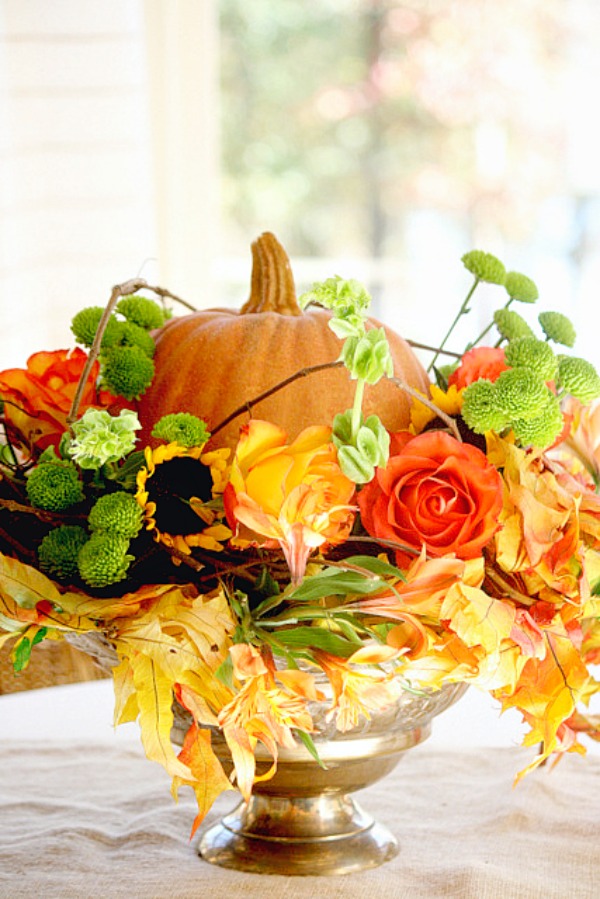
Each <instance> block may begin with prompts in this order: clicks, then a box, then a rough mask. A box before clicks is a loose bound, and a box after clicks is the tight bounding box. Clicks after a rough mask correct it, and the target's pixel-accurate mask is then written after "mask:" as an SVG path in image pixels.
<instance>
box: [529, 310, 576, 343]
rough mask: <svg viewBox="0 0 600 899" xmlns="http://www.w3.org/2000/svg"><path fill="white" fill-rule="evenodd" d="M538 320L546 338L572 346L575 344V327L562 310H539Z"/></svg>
mask: <svg viewBox="0 0 600 899" xmlns="http://www.w3.org/2000/svg"><path fill="white" fill-rule="evenodd" d="M538 321H539V323H540V325H541V327H542V330H543V332H544V334H545V335H546V337H547V338H548V340H553V341H554V343H560V344H562V346H568V347H572V346H574V344H575V340H576V337H577V335H576V333H575V328H574V327H573V324H572V322H571V320H570V319H569V318H567V316H566V315H563V314H562V312H540V314H539V315H538Z"/></svg>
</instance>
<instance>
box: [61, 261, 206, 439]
mask: <svg viewBox="0 0 600 899" xmlns="http://www.w3.org/2000/svg"><path fill="white" fill-rule="evenodd" d="M138 290H151V291H152V293H155V294H156V295H157V296H159V297H163V298H165V297H168V298H169V299H171V300H174V301H175V302H177V303H181V305H182V306H185V307H186V308H187V309H191V310H192V312H196V311H197V310H196V307H195V306H192V304H191V303H188V302H187V300H183V299H182V298H181V297H178V296H177V295H176V294H174V293H171V291H170V290H167V289H166V288H164V287H157V286H154V285H152V284H148V283H147V281H145V280H144V279H143V278H131V279H130V280H129V281H124V282H123V283H122V284H116V285H115V286H114V287H113V289H112V291H111V294H110V299H109V301H108V303H107V304H106V307H105V309H104V312H103V313H102V317H101V318H100V322H99V324H98V328H97V330H96V334H95V335H94V342H93V343H92V346H91V349H90V352H89V354H88V358H87V360H86V363H85V366H84V369H83V372H82V373H81V377H80V379H79V383H78V385H77V390H76V391H75V396H74V397H73V403H72V405H71V409H70V411H69V414H68V416H67V425H68V426H69V427H70V426H71V425H72V424H73V422H74V421H76V419H77V413H78V411H79V406H80V404H81V397H82V396H83V391H84V390H85V385H86V384H87V380H88V378H89V376H90V372H91V370H92V366H93V365H94V362H95V361H96V359H97V358H98V353H99V352H100V347H101V345H102V338H103V337H104V332H105V330H106V326H107V324H108V321H109V319H110V317H111V315H112V313H113V310H114V308H115V306H116V305H117V303H118V301H119V299H120V298H121V297H125V296H128V295H129V294H132V293H137V292H138Z"/></svg>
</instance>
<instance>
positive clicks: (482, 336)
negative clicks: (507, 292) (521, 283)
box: [467, 297, 514, 350]
mask: <svg viewBox="0 0 600 899" xmlns="http://www.w3.org/2000/svg"><path fill="white" fill-rule="evenodd" d="M513 299H514V297H511V298H510V299H509V300H508V302H507V303H505V304H504V306H503V308H504V309H508V307H509V306H510V304H511V303H512V301H513ZM493 327H494V322H493V320H492V321H491V322H490V323H489V325H488V326H487V328H484V329H483V331H482V332H481V334H480V335H479V337H477V338H476V339H475V340H473V341H472V342H471V343H470V344H469V345H468V347H467V349H468V350H470V349H471V347H474V346H477V344H478V343H480V342H481V341H482V340H483V338H484V337H485V335H486V334H487V333H488V331H491V330H492V328H493ZM503 340H504V338H503V337H501V338H500V340H499V341H498V343H497V344H496V346H497V347H498V346H500V344H501V343H502V341H503Z"/></svg>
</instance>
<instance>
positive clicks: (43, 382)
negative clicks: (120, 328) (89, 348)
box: [0, 348, 114, 450]
mask: <svg viewBox="0 0 600 899" xmlns="http://www.w3.org/2000/svg"><path fill="white" fill-rule="evenodd" d="M86 360H87V354H86V353H84V351H83V350H81V349H79V348H77V349H74V350H72V351H69V350H55V351H54V352H40V353H34V354H33V356H30V357H29V359H28V360H27V368H26V369H25V368H10V369H7V370H6V371H3V372H0V398H1V399H2V400H3V401H4V403H5V406H4V417H5V420H6V423H7V425H8V426H9V428H10V429H11V431H12V432H14V436H15V439H17V440H19V439H20V440H22V442H23V443H25V444H26V445H28V446H29V445H31V446H35V447H36V448H37V449H39V450H44V449H46V447H48V446H58V444H59V442H60V438H61V436H62V434H63V432H64V431H65V430H66V427H67V415H68V414H69V411H70V409H71V405H72V403H73V397H74V396H75V391H76V389H77V384H78V383H79V378H80V377H81V373H82V371H83V367H84V365H85V363H86ZM97 377H98V364H97V363H95V364H94V366H93V368H92V371H91V373H90V376H89V378H88V382H87V384H86V386H85V390H84V392H83V396H82V401H81V405H80V407H79V411H80V414H83V413H84V412H85V410H86V409H87V408H89V407H90V406H108V405H110V403H111V402H112V401H113V399H114V398H113V397H112V396H111V395H110V394H109V393H107V392H105V393H103V394H102V395H99V394H98V392H97V390H96V379H97Z"/></svg>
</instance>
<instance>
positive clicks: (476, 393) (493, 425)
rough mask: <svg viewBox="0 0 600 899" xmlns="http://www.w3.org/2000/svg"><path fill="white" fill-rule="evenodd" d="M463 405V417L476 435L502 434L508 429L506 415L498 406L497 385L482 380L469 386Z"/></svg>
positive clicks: (464, 394) (465, 392) (465, 391)
mask: <svg viewBox="0 0 600 899" xmlns="http://www.w3.org/2000/svg"><path fill="white" fill-rule="evenodd" d="M462 403H463V404H462V408H461V415H462V417H463V418H464V420H465V422H466V424H467V425H468V426H469V428H471V430H472V431H475V433H476V434H485V433H486V431H498V432H500V431H502V430H503V429H504V428H505V427H506V425H507V420H506V415H505V413H504V412H503V411H502V409H501V408H500V406H499V404H498V397H497V391H496V385H495V383H494V384H493V383H492V382H491V381H486V380H480V381H474V382H473V383H472V384H469V386H468V387H466V388H465V390H464V393H463V397H462Z"/></svg>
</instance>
